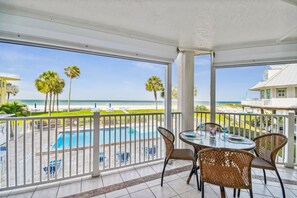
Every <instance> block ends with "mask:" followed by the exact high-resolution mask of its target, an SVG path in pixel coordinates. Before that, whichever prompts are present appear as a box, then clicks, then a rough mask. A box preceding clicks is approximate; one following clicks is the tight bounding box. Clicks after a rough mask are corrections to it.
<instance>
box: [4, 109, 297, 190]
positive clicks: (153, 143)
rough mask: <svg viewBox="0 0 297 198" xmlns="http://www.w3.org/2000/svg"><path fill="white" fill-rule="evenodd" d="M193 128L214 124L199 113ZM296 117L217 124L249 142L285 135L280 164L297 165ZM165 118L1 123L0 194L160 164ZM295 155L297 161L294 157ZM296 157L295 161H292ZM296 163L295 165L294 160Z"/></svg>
mask: <svg viewBox="0 0 297 198" xmlns="http://www.w3.org/2000/svg"><path fill="white" fill-rule="evenodd" d="M194 117H195V120H194V121H195V127H197V126H198V125H199V124H202V123H205V122H209V121H210V113H209V112H195V114H194ZM181 119H182V114H181V113H172V129H173V133H174V134H175V137H176V141H175V146H176V147H177V148H178V147H181V146H182V142H181V141H180V140H179V138H178V137H179V136H178V133H179V132H180V131H181ZM296 119H297V116H294V115H293V114H290V115H259V114H243V113H217V115H216V122H217V123H219V124H220V125H222V126H228V127H229V129H230V133H232V134H237V135H242V136H245V137H248V138H250V139H252V138H254V137H256V136H259V135H262V134H265V133H267V132H268V133H271V132H276V133H282V134H285V135H286V136H287V137H289V142H288V144H287V145H286V147H285V148H284V149H282V151H281V152H280V153H279V155H278V157H277V162H278V163H281V164H289V163H290V162H292V163H293V164H297V161H296V159H297V156H296V153H297V152H295V150H296V147H295V145H296V140H295V139H294V126H295V127H296V125H297V123H296ZM158 126H164V114H163V113H144V114H124V115H119V114H108V115H100V114H99V113H97V112H95V113H94V115H89V116H60V117H26V118H20V117H18V118H2V119H0V135H1V137H2V139H4V144H2V145H0V146H1V150H0V169H1V170H0V171H1V175H0V176H1V181H0V189H1V190H7V189H12V188H17V187H25V186H30V185H37V184H43V183H48V182H53V181H59V180H65V179H69V178H73V177H79V176H83V175H91V174H92V175H94V176H96V175H98V174H99V173H100V171H106V170H112V169H117V168H119V167H125V166H131V165H135V164H141V163H146V162H149V161H154V160H160V159H162V158H163V157H164V153H165V145H164V143H163V141H162V138H161V137H160V135H159V133H158V132H157V127H158ZM294 153H295V156H293V155H294ZM290 156H293V157H290ZM292 160H294V161H292Z"/></svg>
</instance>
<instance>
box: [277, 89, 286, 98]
mask: <svg viewBox="0 0 297 198" xmlns="http://www.w3.org/2000/svg"><path fill="white" fill-rule="evenodd" d="M276 96H277V97H278V98H285V97H286V89H277V90H276Z"/></svg>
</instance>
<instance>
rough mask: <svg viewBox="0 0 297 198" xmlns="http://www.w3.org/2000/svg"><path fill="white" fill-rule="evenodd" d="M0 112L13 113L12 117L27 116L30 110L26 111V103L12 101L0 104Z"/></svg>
mask: <svg viewBox="0 0 297 198" xmlns="http://www.w3.org/2000/svg"><path fill="white" fill-rule="evenodd" d="M0 114H14V115H12V117H21V116H28V115H29V114H30V112H29V111H28V107H27V105H25V104H20V103H18V102H16V101H14V102H11V103H5V104H3V105H1V106H0Z"/></svg>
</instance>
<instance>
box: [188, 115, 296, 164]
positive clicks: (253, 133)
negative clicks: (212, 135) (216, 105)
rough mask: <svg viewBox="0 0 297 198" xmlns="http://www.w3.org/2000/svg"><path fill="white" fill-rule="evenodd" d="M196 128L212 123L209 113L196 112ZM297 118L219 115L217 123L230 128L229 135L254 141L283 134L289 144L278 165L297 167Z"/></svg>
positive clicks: (292, 116) (285, 116)
mask: <svg viewBox="0 0 297 198" xmlns="http://www.w3.org/2000/svg"><path fill="white" fill-rule="evenodd" d="M194 117H195V127H197V126H199V125H200V124H202V123H205V122H210V113H209V112H195V114H194ZM296 119H297V117H296V116H294V114H293V113H290V114H289V115H274V114H246V113H217V114H216V123H218V124H220V125H221V126H225V127H228V128H229V133H231V134H235V135H240V136H244V137H247V138H249V139H253V138H255V137H257V136H259V135H263V134H266V133H281V134H284V135H286V136H287V137H288V144H286V146H285V147H284V148H283V149H282V150H281V151H280V152H279V154H278V157H277V163H280V164H287V165H288V166H291V165H290V164H292V163H294V164H295V165H297V152H296V140H295V139H294V124H295V127H296V125H297V123H296Z"/></svg>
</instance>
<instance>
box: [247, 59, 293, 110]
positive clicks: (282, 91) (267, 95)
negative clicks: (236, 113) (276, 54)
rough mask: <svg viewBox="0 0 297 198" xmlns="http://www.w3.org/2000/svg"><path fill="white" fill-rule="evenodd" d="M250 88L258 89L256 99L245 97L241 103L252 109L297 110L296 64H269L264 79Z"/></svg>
mask: <svg viewBox="0 0 297 198" xmlns="http://www.w3.org/2000/svg"><path fill="white" fill-rule="evenodd" d="M250 90H252V91H258V92H259V98H258V99H246V100H243V101H241V104H242V105H243V106H244V107H245V108H246V107H248V108H250V109H251V110H252V111H254V110H255V109H258V110H260V112H261V113H264V112H265V111H271V113H276V112H278V113H286V112H287V111H288V110H294V111H295V113H296V112H297V64H290V65H278V66H269V68H268V69H267V70H266V71H265V73H264V79H263V81H261V82H258V83H257V84H256V85H255V86H253V87H251V88H250Z"/></svg>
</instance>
